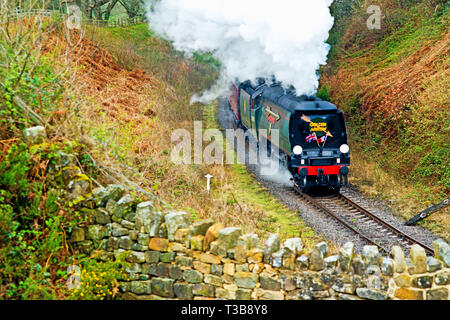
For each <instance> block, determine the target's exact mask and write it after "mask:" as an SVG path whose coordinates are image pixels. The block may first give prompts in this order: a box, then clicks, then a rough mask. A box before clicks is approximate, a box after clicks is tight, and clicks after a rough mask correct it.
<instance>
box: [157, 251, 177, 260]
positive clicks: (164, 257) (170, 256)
mask: <svg viewBox="0 0 450 320" xmlns="http://www.w3.org/2000/svg"><path fill="white" fill-rule="evenodd" d="M175 255H176V253H175V252H162V253H161V255H160V256H159V261H161V262H173V261H175Z"/></svg>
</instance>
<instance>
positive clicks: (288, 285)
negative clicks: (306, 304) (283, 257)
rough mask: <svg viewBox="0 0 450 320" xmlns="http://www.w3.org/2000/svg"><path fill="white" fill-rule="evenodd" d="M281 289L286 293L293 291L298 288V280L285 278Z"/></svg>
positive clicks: (290, 277)
mask: <svg viewBox="0 0 450 320" xmlns="http://www.w3.org/2000/svg"><path fill="white" fill-rule="evenodd" d="M281 288H282V289H283V290H284V291H292V290H295V289H296V288H297V278H296V277H293V276H283V277H282V279H281Z"/></svg>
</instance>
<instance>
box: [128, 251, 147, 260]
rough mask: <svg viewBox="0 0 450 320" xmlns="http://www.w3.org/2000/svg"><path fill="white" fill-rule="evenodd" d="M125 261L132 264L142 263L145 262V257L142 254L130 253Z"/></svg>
mask: <svg viewBox="0 0 450 320" xmlns="http://www.w3.org/2000/svg"><path fill="white" fill-rule="evenodd" d="M126 260H127V261H128V262H132V263H144V262H145V255H144V253H143V252H138V251H130V253H129V254H128V256H127V258H126Z"/></svg>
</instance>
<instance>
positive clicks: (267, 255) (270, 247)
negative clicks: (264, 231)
mask: <svg viewBox="0 0 450 320" xmlns="http://www.w3.org/2000/svg"><path fill="white" fill-rule="evenodd" d="M280 243H281V240H280V237H279V236H278V234H274V233H272V234H271V235H270V236H269V238H268V239H267V241H266V243H265V245H264V262H265V263H271V259H272V254H274V253H275V252H277V251H279V250H280Z"/></svg>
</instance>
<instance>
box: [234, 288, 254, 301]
mask: <svg viewBox="0 0 450 320" xmlns="http://www.w3.org/2000/svg"><path fill="white" fill-rule="evenodd" d="M251 298H252V291H251V290H249V289H242V288H239V289H237V290H236V299H237V300H251Z"/></svg>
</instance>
